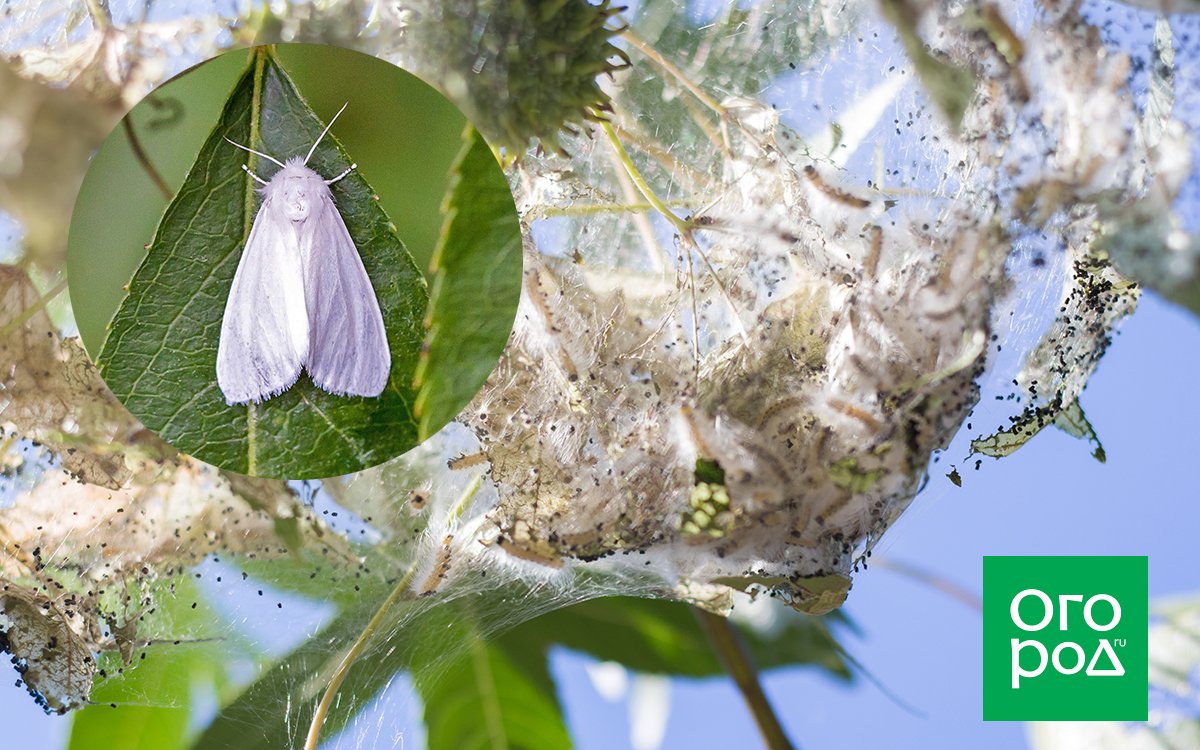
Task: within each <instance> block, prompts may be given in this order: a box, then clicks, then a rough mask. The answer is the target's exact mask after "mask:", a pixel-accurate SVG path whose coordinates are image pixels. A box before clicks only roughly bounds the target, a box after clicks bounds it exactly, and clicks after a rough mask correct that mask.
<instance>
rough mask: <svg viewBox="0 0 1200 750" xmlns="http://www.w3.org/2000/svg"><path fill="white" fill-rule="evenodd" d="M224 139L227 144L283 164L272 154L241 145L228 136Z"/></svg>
mask: <svg viewBox="0 0 1200 750" xmlns="http://www.w3.org/2000/svg"><path fill="white" fill-rule="evenodd" d="M221 137H222V138H225V136H221ZM225 140H227V141H229V145H231V146H237V147H238V148H240V149H241V150H243V151H249V152H250V153H252V154H254V155H255V156H261V157H262V158H264V159H267V160H268V161H273V162H275V163H276V164H278V165H279V166H281V167H282V166H283V162H281V161H279V160H278V159H276V158H275V157H274V156H271V155H270V154H264V153H263V152H261V151H255V150H254V149H252V148H250V147H249V146H243V145H242V144H240V143H236V142H234V141H230V140H229V139H228V138H225Z"/></svg>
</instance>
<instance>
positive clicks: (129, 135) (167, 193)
mask: <svg viewBox="0 0 1200 750" xmlns="http://www.w3.org/2000/svg"><path fill="white" fill-rule="evenodd" d="M121 126H122V127H124V128H125V138H126V139H128V140H129V148H131V149H132V150H133V156H134V158H135V159H137V160H138V163H139V164H141V165H142V169H143V170H145V172H146V175H147V176H149V178H150V181H151V182H153V183H154V186H155V187H157V188H158V192H160V193H162V194H163V197H164V198H166V199H167V201H170V200H171V199H172V198H174V197H175V194H174V193H172V192H171V186H170V185H168V184H167V181H166V180H164V179H163V176H162V175H161V174H160V173H159V171H158V170H157V169H155V167H154V163H153V162H151V161H150V155H149V154H147V153H146V149H144V148H142V141H141V139H140V138H138V134H137V132H136V131H135V130H134V129H133V121H132V120H131V119H130V118H129V117H128V116H126V117H125V118H124V119H122V120H121Z"/></svg>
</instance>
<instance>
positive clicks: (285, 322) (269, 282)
mask: <svg viewBox="0 0 1200 750" xmlns="http://www.w3.org/2000/svg"><path fill="white" fill-rule="evenodd" d="M345 108H346V107H345V105H343V106H342V109H341V110H338V114H337V115H334V117H333V120H330V121H329V125H327V126H326V127H325V130H324V131H322V133H321V135H320V137H319V138H317V141H316V143H314V144H313V145H312V148H311V149H309V151H308V155H307V156H306V157H304V160H303V161H301V160H300V157H298V156H294V157H292V158H290V159H288V160H287V161H286V163H284V162H280V161H279V160H277V159H275V158H274V157H271V156H268V155H267V154H264V153H260V152H258V151H255V150H253V149H251V148H248V147H246V146H242V145H240V144H237V143H233V141H229V142H230V143H231V144H233V145H234V146H237V147H238V148H241V149H244V150H246V151H249V152H251V153H253V154H257V155H258V156H261V157H263V158H264V159H268V160H270V161H272V162H274V163H275V164H277V165H279V171H277V172H276V173H275V174H274V175H273V176H272V177H271V179H270V180H264V179H263V178H261V177H259V176H258V175H256V174H254V172H252V171H251V170H250V168H249V167H248V166H247V165H242V169H244V170H245V171H246V174H248V175H250V176H251V177H253V178H254V179H255V180H257V181H258V182H260V183H261V184H262V187H260V188H259V189H258V192H259V194H260V195H262V198H263V202H262V206H261V207H260V208H259V209H258V214H257V215H255V217H254V224H253V226H252V227H251V228H250V236H249V237H248V238H247V240H246V247H245V249H244V250H243V251H242V257H241V260H239V261H238V267H237V272H236V273H235V274H234V277H233V287H232V288H231V289H230V290H229V300H228V301H227V302H226V304H225V317H224V318H223V319H222V321H221V339H220V342H219V343H218V345H217V385H218V386H220V388H221V392H222V393H223V394H224V395H225V400H226V401H227V402H228V403H229V404H244V403H248V402H254V403H258V402H261V401H264V400H266V399H268V398H271V397H272V396H276V395H278V394H280V393H282V392H283V391H285V390H287V389H288V388H290V387H291V386H292V385H293V384H294V383H295V382H296V379H297V378H299V377H300V370H301V368H304V369H306V370H308V374H309V377H311V378H312V380H313V382H314V383H316V384H317V385H318V386H319V387H320V388H322V389H324V390H326V391H328V392H329V393H333V394H337V395H349V396H372V397H373V396H378V395H379V394H380V393H382V392H383V389H384V387H385V386H386V385H387V380H388V371H389V370H390V368H391V361H392V360H391V354H390V352H389V350H388V343H387V333H386V331H385V329H384V326H383V315H382V314H381V313H380V311H379V302H378V300H377V299H376V297H375V289H374V287H372V286H371V279H370V277H368V276H367V271H366V269H365V268H363V263H362V259H361V258H360V257H359V255H358V250H357V248H355V246H354V241H353V240H352V239H351V238H350V233H349V232H348V231H347V230H346V223H345V222H344V221H342V217H341V214H339V213H338V210H337V207H336V206H335V205H334V203H333V194H332V193H331V192H330V189H329V186H330V185H332V184H334V183H335V182H337V181H338V180H340V179H342V178H343V177H345V176H346V175H348V174H350V172H351V171H352V170H353V169H354V168H355V167H357V166H358V165H357V164H352V165H350V168H349V169H347V170H346V171H345V172H342V173H341V174H340V175H338V176H337V177H334V178H333V179H331V180H326V179H323V178H322V177H321V176H320V175H319V174H317V173H316V172H314V171H313V170H311V169H309V168H308V166H306V165H307V164H308V160H309V159H311V158H312V155H313V152H314V151H316V150H317V144H319V143H320V142H321V139H322V138H324V137H325V134H326V133H328V132H329V128H330V127H332V126H333V122H334V120H336V119H337V116H338V115H340V114H341V113H342V110H344V109H345ZM226 140H229V139H228V138H227V139H226Z"/></svg>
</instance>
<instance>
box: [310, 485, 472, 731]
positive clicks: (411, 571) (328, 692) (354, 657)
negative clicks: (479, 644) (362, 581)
mask: <svg viewBox="0 0 1200 750" xmlns="http://www.w3.org/2000/svg"><path fill="white" fill-rule="evenodd" d="M482 485H483V476H482V475H481V476H478V477H475V480H474V481H473V482H471V484H469V485H468V486H467V489H466V491H465V492H463V494H462V496H461V497H459V498H458V500H457V501H456V502H455V503H454V506H453V507H452V508H451V509H450V514H449V516H448V519H451V520H453V519H457V518H458V517H459V516H461V515H462V512H463V511H464V510H466V507H467V504H468V503H470V502H471V499H472V498H474V497H475V494H476V493H477V492H479V488H480V487H481V486H482ZM416 573H417V561H414V562H413V563H412V565H409V566H408V570H407V571H406V572H405V573H404V575H403V576H402V577H401V578H400V580H399V581H397V582H396V586H395V588H393V589H392V593H390V594H388V597H387V599H385V600H384V601H383V604H381V605H379V609H377V610H375V614H374V615H373V616H372V617H371V621H370V622H368V623H367V625H366V627H364V628H363V631H362V632H361V633H359V634H358V638H356V639H355V641H354V643H353V644H352V645H351V646H350V648H349V649H348V650H347V651H346V654H345V655H344V656H343V657H342V660H341V661H340V662H338V666H337V670H336V671H335V672H334V673H333V677H332V678H330V680H329V685H328V686H327V687H326V688H325V694H324V695H322V696H321V702H320V703H319V704H317V710H316V712H315V713H314V714H313V717H312V722H311V723H310V724H309V725H308V736H307V737H306V738H305V740H304V750H317V744H318V743H319V742H320V740H321V727H322V726H324V724H325V717H326V716H328V715H329V709H330V708H331V707H332V706H333V699H334V698H336V697H337V692H338V689H339V688H341V686H342V683H343V682H345V681H346V675H348V674H350V668H351V667H353V666H354V662H356V661H358V657H360V656H362V652H363V650H364V649H366V647H367V645H368V644H369V643H370V642H371V639H372V638H374V637H375V633H377V632H378V631H379V628H380V627H381V626H382V625H383V621H384V618H385V617H387V614H388V612H390V611H391V609H392V607H393V606H394V605H395V604H396V603H397V602H399V601H401V600H404V599H407V598H408V595H409V590H408V587H409V585H410V584H411V583H412V580H413V576H415V575H416Z"/></svg>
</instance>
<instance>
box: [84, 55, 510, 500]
mask: <svg viewBox="0 0 1200 750" xmlns="http://www.w3.org/2000/svg"><path fill="white" fill-rule="evenodd" d="M67 263H68V275H69V279H70V293H71V302H72V306H73V310H74V313H75V318H76V323H77V325H78V327H79V333H80V336H81V338H82V339H83V342H84V345H85V347H86V348H87V350H88V353H89V354H90V355H91V356H92V358H93V359H94V360H95V361H96V363H97V365H98V366H99V368H100V372H101V374H102V375H103V377H104V381H105V383H106V384H107V385H108V387H109V388H110V389H111V390H112V392H113V393H114V394H115V395H116V397H117V398H118V399H119V400H120V401H121V402H122V403H123V404H124V405H125V406H126V407H127V408H128V409H129V410H130V411H131V412H132V413H133V414H134V416H136V417H137V418H138V419H140V420H141V421H142V423H143V424H144V425H145V426H146V427H148V428H149V429H151V430H153V431H154V432H155V433H157V434H158V435H159V436H160V437H162V438H163V439H164V440H166V441H167V442H168V443H170V444H171V445H173V446H175V447H176V448H178V449H179V450H181V451H183V452H185V453H188V454H190V455H192V456H195V457H196V458H199V459H202V460H204V461H207V462H209V463H211V464H214V465H216V466H218V467H221V468H223V469H228V470H231V471H236V472H239V473H243V474H249V475H256V476H268V477H275V478H286V479H311V478H320V477H328V476H337V475H341V474H346V473H350V472H354V471H358V470H360V469H364V468H367V467H369V466H373V465H375V464H378V463H381V462H383V461H386V460H388V459H390V458H392V457H394V456H397V455H399V454H401V453H404V452H405V451H407V450H409V449H410V448H412V447H414V446H415V445H417V444H418V443H419V442H420V441H422V440H424V439H425V438H427V437H428V436H430V435H432V434H433V433H434V432H436V431H438V430H439V429H441V427H443V426H444V425H445V424H446V423H447V422H449V421H450V420H451V419H453V418H454V416H455V415H456V414H458V412H459V411H460V410H461V409H462V408H463V407H464V406H466V405H467V403H468V402H469V401H470V399H471V398H472V397H473V396H474V395H475V393H476V391H477V390H478V389H479V388H480V386H482V384H483V382H484V380H485V379H486V378H487V376H488V374H489V373H490V372H491V371H492V369H493V367H494V366H495V364H496V362H497V360H498V358H499V356H500V353H501V351H502V350H503V349H504V346H505V343H506V342H507V340H508V335H509V332H510V331H511V328H512V323H513V318H514V317H515V315H516V309H517V300H518V297H519V296H520V288H521V233H520V226H519V223H518V220H517V214H516V209H515V207H514V205H513V199H512V194H511V193H510V191H509V189H508V185H507V182H506V180H505V178H504V174H503V171H502V170H501V167H500V165H499V163H498V162H497V160H496V156H495V154H494V152H493V151H492V149H491V148H490V147H489V146H488V145H487V143H486V142H485V141H484V140H483V139H482V138H481V137H480V136H479V135H478V134H477V132H476V131H475V130H474V128H472V127H471V125H470V124H469V123H468V122H467V121H466V119H465V118H464V117H463V115H462V114H461V113H460V112H459V111H458V110H457V109H456V108H455V107H454V106H453V105H452V104H450V103H449V102H448V101H447V100H446V99H445V98H444V97H442V95H441V94H439V93H438V92H437V91H435V90H434V89H433V88H431V87H430V86H429V85H427V84H426V83H424V82H423V81H422V80H421V79H419V78H417V77H415V76H413V75H411V74H409V73H407V72H405V71H404V70H402V69H400V68H397V67H395V66H393V65H390V64H389V63H386V62H384V61H382V60H379V59H376V58H374V57H371V56H369V55H364V54H361V53H357V52H352V51H349V50H345V49H341V48H336V47H327V46H321V45H308V44H287V45H275V46H269V47H256V48H254V49H251V50H248V51H247V50H242V51H238V52H231V53H227V54H225V55H222V56H221V57H218V58H215V59H213V60H210V61H208V62H206V63H204V64H202V65H199V66H197V67H195V68H193V69H191V70H189V71H187V72H185V73H183V74H181V75H180V76H178V77H176V78H174V79H172V80H171V81H169V82H168V83H166V84H164V85H163V86H161V87H160V88H158V89H157V90H155V91H154V92H153V93H152V94H151V95H150V96H148V97H147V98H146V99H145V100H143V101H142V102H141V103H139V104H138V105H137V106H136V107H135V108H134V109H133V111H131V112H130V113H129V115H128V116H127V117H126V118H125V120H124V121H123V122H122V123H121V125H120V126H118V127H117V128H116V129H115V130H114V131H113V133H112V134H110V135H109V137H108V139H107V140H106V141H105V142H104V144H103V146H102V147H101V148H100V150H99V152H98V153H97V155H96V157H95V159H94V161H93V163H92V165H91V167H90V169H89V170H88V173H87V176H86V178H85V179H84V182H83V186H82V188H81V190H80V194H79V198H78V200H77V203H76V206H75V212H74V215H73V217H72V222H71V233H70V241H69V245H68V255H67Z"/></svg>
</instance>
